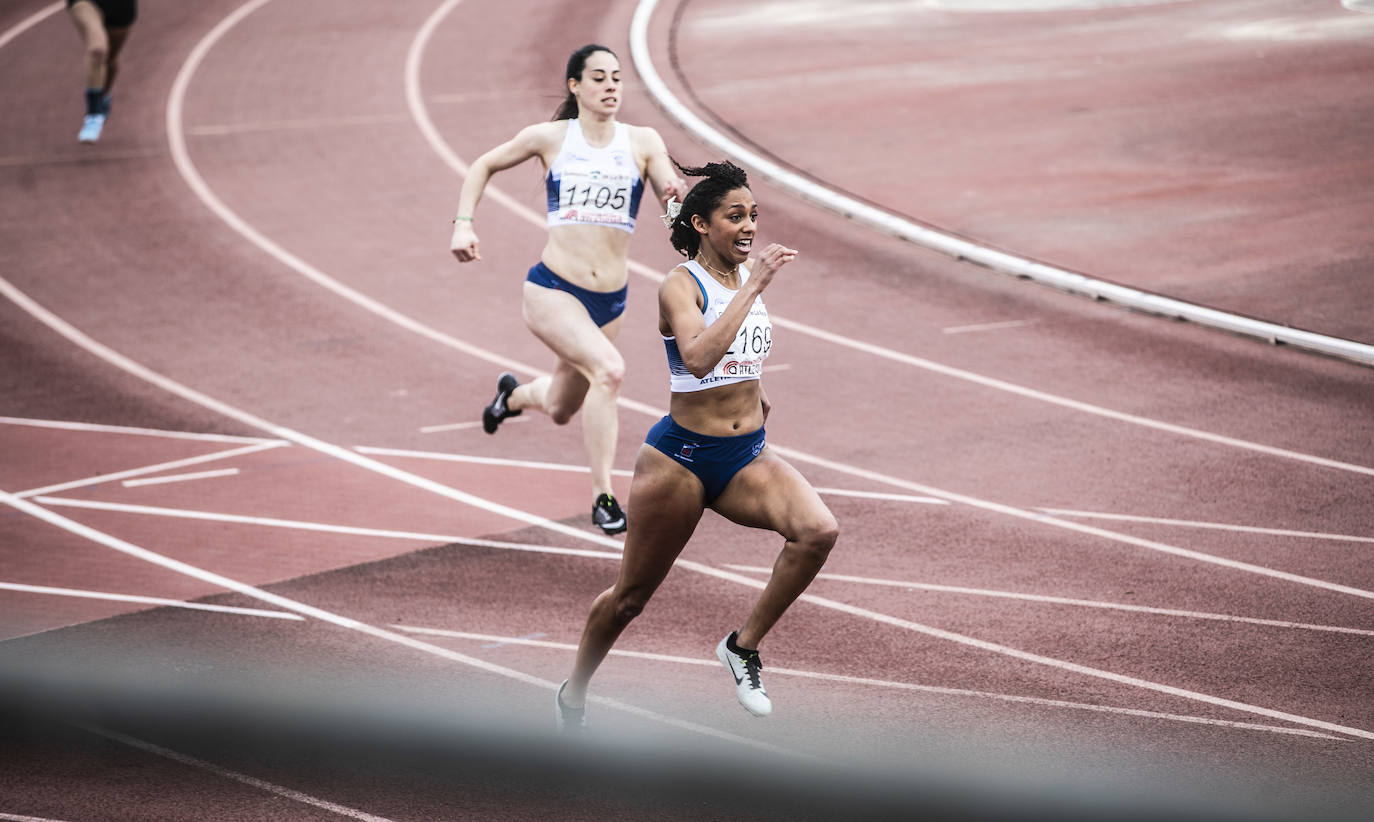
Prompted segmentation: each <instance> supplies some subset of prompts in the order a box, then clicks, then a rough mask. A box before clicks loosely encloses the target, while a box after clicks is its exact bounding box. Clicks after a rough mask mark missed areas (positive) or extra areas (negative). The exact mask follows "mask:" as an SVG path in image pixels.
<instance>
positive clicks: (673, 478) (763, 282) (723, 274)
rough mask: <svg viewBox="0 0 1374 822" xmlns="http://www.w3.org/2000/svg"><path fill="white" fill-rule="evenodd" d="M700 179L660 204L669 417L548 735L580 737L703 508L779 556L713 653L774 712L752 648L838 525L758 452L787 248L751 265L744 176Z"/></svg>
mask: <svg viewBox="0 0 1374 822" xmlns="http://www.w3.org/2000/svg"><path fill="white" fill-rule="evenodd" d="M682 171H683V173H685V174H687V175H689V176H693V177H705V179H704V180H702V181H701V182H699V183H697V184H696V186H694V187H693V188H692V190H691V192H690V193H688V194H687V196H686V198H685V199H684V200H683V202H682V205H681V211H679V212H677V213H676V214H674V210H675V206H677V203H674V202H670V203H669V204H668V217H665V218H664V219H665V221H668V222H669V223H670V226H669V227H670V228H671V230H672V242H673V247H674V248H676V249H677V250H678V251H680V252H682V254H683V255H684V256H686V257H688V261H687V262H685V263H683V264H682V265H680V266H678V267H677V268H674V269H673V270H672V271H671V272H670V273H669V274H668V276H667V278H666V279H665V280H664V281H663V285H662V286H661V287H660V288H659V292H658V310H659V321H658V322H659V331H660V333H661V334H662V335H663V343H664V345H665V346H666V348H667V353H668V374H669V382H670V387H671V390H672V399H671V400H670V404H669V415H668V416H666V417H664V418H663V419H662V420H660V421H659V422H658V424H657V425H655V426H654V427H653V428H652V429H651V430H650V431H649V436H648V438H647V439H646V441H645V444H644V446H642V447H641V448H640V449H639V457H638V459H637V460H636V462H635V473H634V480H633V481H632V483H631V485H630V516H631V517H632V518H633V520H634V522H633V525H632V527H631V528H630V530H629V533H628V534H627V536H626V540H625V553H624V558H623V559H622V560H621V563H620V574H619V577H618V578H617V579H616V583H615V585H614V586H613V587H612V588H610V589H609V590H607V591H605V592H604V593H602V594H601V595H600V596H598V597H597V598H596V601H595V602H594V603H592V609H591V614H590V615H588V617H587V626H586V628H585V629H584V630H583V632H582V641H581V644H580V645H579V646H578V649H577V659H576V661H575V662H574V666H573V671H572V676H571V677H570V678H569V679H568V680H566V681H565V682H564V683H563V685H562V686H561V687H560V688H559V691H558V695H557V698H556V700H555V704H556V706H557V708H558V713H557V715H558V721H559V726H560V727H562V728H581V727H583V725H584V710H585V708H584V705H585V701H586V694H587V683H588V681H590V680H591V678H592V674H593V673H594V672H595V671H596V669H597V667H598V666H599V665H600V664H601V661H602V660H603V659H604V658H605V657H606V654H607V653H608V652H609V651H610V649H611V645H612V644H614V643H615V641H616V638H617V637H619V636H620V633H621V631H623V630H625V626H627V625H629V623H630V620H632V619H634V618H635V616H637V615H638V614H639V612H640V611H641V610H642V609H643V608H644V605H645V603H647V602H648V601H649V597H651V596H653V593H654V590H655V589H657V588H658V586H659V583H661V582H662V581H663V578H664V577H665V576H667V574H668V570H669V569H670V568H672V566H673V562H674V560H676V559H677V556H678V554H679V553H681V552H682V549H683V547H684V546H685V545H686V544H687V540H688V539H689V538H690V537H691V536H692V532H693V530H694V529H695V528H696V525H697V521H698V520H700V519H701V514H702V512H703V511H704V510H705V509H706V508H712V509H714V510H715V511H716V512H717V513H719V514H721V515H722V516H724V517H726V518H727V519H729V520H731V521H733V522H737V523H739V524H740V525H746V526H749V527H752V528H768V529H771V530H773V531H776V532H777V533H779V534H780V535H782V537H783V539H784V540H785V542H784V543H783V547H782V553H781V554H779V556H778V559H777V561H776V562H775V563H774V565H773V574H772V576H771V577H770V578H769V580H768V584H767V585H766V586H765V588H764V590H763V593H762V594H761V595H760V596H759V599H758V602H757V603H755V605H754V608H753V611H752V612H751V613H750V614H749V615H748V617H747V618H746V619H745V621H744V624H743V625H741V626H740V628H739V630H737V631H731V632H730V633H729V634H728V635H727V636H726V637H725V638H724V639H722V640H721V641H720V644H719V645H717V646H716V656H717V657H718V658H719V659H720V661H721V662H722V663H723V664H724V665H725V667H726V668H727V669H728V670H729V671H730V675H731V677H733V680H734V684H735V694H736V696H737V697H738V699H739V701H740V704H742V705H743V706H744V707H745V709H746V710H748V711H749V712H750V713H752V714H754V715H755V716H767V715H768V714H769V713H771V712H772V709H773V706H772V703H771V702H770V701H769V699H768V694H767V692H765V691H764V688H763V682H762V681H761V680H760V671H761V669H762V668H763V663H762V662H761V661H760V660H759V653H758V647H759V643H760V642H761V641H762V640H763V637H764V635H765V634H767V633H768V631H769V629H770V628H772V627H773V625H774V623H776V622H777V621H778V618H779V617H781V616H782V614H783V611H785V610H787V607H788V606H789V605H791V604H792V602H793V600H795V599H796V598H797V596H798V595H799V594H801V592H802V591H804V590H805V589H806V586H807V585H809V584H810V583H811V580H812V578H814V577H815V575H816V572H817V571H819V570H820V568H821V565H823V564H824V563H825V559H826V556H827V555H828V554H829V553H830V548H831V546H833V545H834V544H835V538H836V535H837V533H838V526H837V525H836V523H835V518H834V516H832V515H831V513H830V511H829V509H827V508H826V507H825V503H823V502H821V499H820V497H819V496H818V495H817V494H816V491H815V489H813V488H812V487H811V486H810V484H808V483H807V481H806V479H804V478H803V477H802V475H801V474H800V473H798V472H797V471H796V469H794V468H793V467H792V466H791V465H789V464H787V462H786V461H784V460H783V459H782V457H779V456H778V455H776V454H774V453H773V451H772V449H770V448H767V447H766V446H765V445H764V434H763V423H764V420H765V419H767V417H768V412H769V404H768V397H767V395H766V394H765V393H764V390H763V384H762V383H761V382H760V380H759V377H760V375H761V374H762V372H763V360H764V358H765V357H767V356H768V352H769V349H770V348H771V347H772V342H773V332H772V325H771V324H770V322H769V320H768V312H767V310H766V309H765V308H764V306H763V300H762V299H761V295H762V294H763V291H764V289H766V288H767V287H768V284H769V283H771V282H772V281H773V277H774V275H776V274H777V272H778V269H780V268H782V267H783V266H784V265H785V264H787V263H788V262H790V261H791V260H792V259H793V258H794V257H796V254H797V252H796V251H793V250H792V249H790V248H784V247H783V246H781V245H777V244H776V243H775V244H773V245H770V246H768V247H767V248H765V249H764V250H763V251H762V253H760V254H759V255H758V257H757V259H754V258H751V257H750V251H751V250H752V247H753V242H754V230H755V226H756V224H757V222H758V209H757V207H756V205H755V203H754V197H753V195H752V194H751V193H750V191H749V187H748V180H747V178H746V177H745V174H744V171H743V170H741V169H740V168H738V167H736V166H734V165H732V164H731V163H728V162H724V163H708V164H707V165H706V166H704V167H703V168H700V169H689V168H684V169H682Z"/></svg>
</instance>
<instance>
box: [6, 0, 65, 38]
mask: <svg viewBox="0 0 1374 822" xmlns="http://www.w3.org/2000/svg"><path fill="white" fill-rule="evenodd" d="M65 5H66V3H64V2H62V0H58V2H56V3H53V4H51V5H48V6H44V7H43V8H41V9H39V10H38V11H36V12H34V13H33V14H30V15H29V16H28V17H25V18H24V19H23V20H20V21H19V22H18V23H15V24H14V25H13V26H11V27H10V28H9V29H7V30H6V31H5V33H4V34H0V49H2V48H4V47H5V46H8V45H9V44H10V41H11V40H13V39H14V38H16V37H18V36H19V35H21V34H23V33H24V32H26V31H28V30H29V29H31V28H33V27H34V26H36V25H38V24H39V23H41V22H43V21H44V20H46V19H47V18H49V17H51V16H52V15H54V14H57V13H58V12H59V11H62V8H63V7H64V6H65Z"/></svg>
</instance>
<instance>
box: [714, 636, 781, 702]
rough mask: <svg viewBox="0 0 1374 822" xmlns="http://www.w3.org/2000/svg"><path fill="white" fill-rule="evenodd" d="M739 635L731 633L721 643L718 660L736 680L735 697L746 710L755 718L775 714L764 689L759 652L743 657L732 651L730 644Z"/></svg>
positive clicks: (717, 647)
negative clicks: (760, 675)
mask: <svg viewBox="0 0 1374 822" xmlns="http://www.w3.org/2000/svg"><path fill="white" fill-rule="evenodd" d="M738 634H739V632H738V631H731V632H730V635H729V636H727V637H725V639H722V640H721V641H720V644H719V645H717V646H716V659H719V660H720V662H721V664H722V665H724V666H725V668H726V670H728V671H729V672H730V676H732V677H734V678H735V696H737V697H739V704H741V705H743V706H744V710H746V711H748V712H749V713H751V714H753V715H754V716H768V715H769V714H771V713H772V712H773V702H772V700H770V699H769V698H768V692H767V691H765V690H764V689H763V680H762V679H760V677H759V674H760V672H762V671H763V660H761V659H759V652H758V651H750V652H749V653H747V654H744V655H741V654H737V653H735V652H734V651H732V650H730V643H731V642H733V641H734V640H735V639H736V637H737V636H738ZM737 647H738V646H737Z"/></svg>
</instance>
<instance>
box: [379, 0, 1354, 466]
mask: <svg viewBox="0 0 1374 822" xmlns="http://www.w3.org/2000/svg"><path fill="white" fill-rule="evenodd" d="M461 2H462V0H445V2H444V3H442V4H441V5H440V6H439V7H438V8H437V9H436V10H435V11H434V13H433V14H432V15H430V17H429V19H428V20H426V21H425V23H424V25H423V26H422V27H421V29H420V31H419V32H418V34H417V35H416V37H415V40H414V42H413V43H412V45H411V49H410V53H409V55H408V56H407V58H406V101H407V103H408V104H409V106H410V111H411V114H412V116H413V117H414V119H415V124H416V126H417V127H418V128H419V129H420V133H421V134H423V135H424V137H425V140H426V141H428V142H429V144H430V146H431V147H432V148H433V149H434V151H435V153H436V154H438V155H439V156H440V157H441V158H442V159H443V160H444V162H446V163H447V164H448V165H449V167H450V168H452V169H453V170H454V171H456V172H457V173H458V175H459V176H461V177H466V176H467V174H468V171H469V167H468V165H467V164H466V163H464V162H463V160H462V159H461V158H460V157H459V156H458V155H457V154H456V153H454V151H453V149H452V148H451V147H450V146H449V145H448V143H447V142H445V140H444V138H443V136H442V135H441V134H440V133H439V130H438V128H437V127H435V125H434V121H433V120H432V119H431V118H430V116H429V111H428V109H427V108H426V106H425V103H424V99H423V97H422V95H421V94H420V62H421V60H422V57H423V54H424V51H425V49H426V47H427V46H428V44H429V40H430V38H431V37H432V36H433V33H434V30H435V28H437V27H438V25H439V23H440V22H442V21H443V19H444V18H445V17H446V16H447V15H448V14H449V12H450V11H452V9H453V8H454V7H456V6H457V5H458V4H459V3H461ZM649 68H650V70H651V71H652V66H650V67H649ZM646 83H647V80H646ZM689 130H690V129H689ZM487 191H488V192H490V193H491V195H492V197H493V199H496V200H497V201H498V202H500V203H501V204H502V205H503V206H505V207H506V208H507V209H509V210H510V211H512V212H514V213H515V214H516V215H517V216H519V217H521V218H523V219H524V220H525V221H527V222H529V223H531V224H532V225H535V226H538V227H539V228H540V230H544V229H545V228H547V223H546V221H545V220H544V219H543V218H542V217H541V216H540V215H539V214H538V213H537V212H535V211H534V210H533V209H531V208H529V207H528V206H526V205H524V204H522V203H520V202H519V201H518V200H516V199H515V198H513V197H511V196H510V195H508V194H506V193H505V192H503V191H501V190H500V189H498V188H496V187H495V186H493V185H488V186H487ZM629 267H630V270H631V271H634V272H635V273H637V274H641V275H643V276H645V277H647V278H649V279H650V280H653V281H654V282H662V281H663V275H662V274H661V273H659V272H657V271H655V270H653V269H652V268H650V267H649V266H647V265H644V264H643V263H640V262H637V261H635V260H630V261H629ZM770 317H771V318H772V320H773V324H774V325H779V326H782V327H783V328H786V329H788V330H790V331H796V332H798V333H801V334H805V335H806V336H808V337H813V338H815V339H818V340H823V341H825V342H829V343H832V344H834V345H837V346H841V347H844V348H850V349H853V350H855V351H861V352H863V353H865V354H870V355H872V356H875V357H880V358H883V359H887V360H891V361H893V362H897V363H901V364H904V365H910V366H914V367H916V368H921V369H924V370H926V371H931V372H934V373H937V374H942V375H944V376H946V377H953V378H955V379H960V380H965V381H967V382H972V383H976V384H978V385H982V386H984V387H986V388H992V389H995V390H998V391H1005V392H1007V393H1011V394H1017V395H1019V396H1022V397H1026V398H1027V399H1032V400H1038V401H1040V402H1046V403H1050V404H1053V405H1059V406H1062V407H1064V408H1070V409H1073V410H1075V411H1081V412H1083V413H1087V414H1095V415H1097V416H1100V417H1106V418H1108V419H1113V420H1116V421H1118V422H1125V423H1129V424H1131V425H1139V426H1142V427H1145V428H1153V429H1155V430H1157V431H1164V432H1166V433H1169V434H1175V435H1178V436H1183V437H1192V438H1194V439H1200V440H1206V441H1208V442H1212V443H1216V444H1218V445H1225V446H1229V447H1232V448H1240V449H1244V450H1247V451H1256V452H1258V453H1261V454H1267V455H1269V456H1271V457H1279V458H1282V459H1291V460H1297V461H1300V462H1307V463H1311V464H1313V465H1320V466H1323V467H1326V468H1335V469H1338V470H1342V471H1350V472H1353V473H1357V474H1365V475H1367V476H1374V467H1370V466H1365V465H1355V464H1353V463H1348V462H1342V461H1340V460H1333V459H1327V458H1325V457H1318V456H1315V455H1312V454H1304V453H1302V452H1299V451H1292V450H1289V449H1286V448H1276V447H1273V446H1269V445H1263V444H1261V443H1256V442H1250V441H1248V440H1243V439H1238V438H1236V437H1228V436H1224V435H1221V434H1213V433H1211V432H1208V431H1202V430H1199V429H1196V428H1188V427H1186V426H1182V425H1174V424H1172V423H1168V422H1163V421H1161V420H1155V419H1151V418H1149V417H1141V416H1138V415H1135V414H1127V413H1125V412H1121V411H1114V410H1112V409H1110V408H1103V407H1101V406H1098V405H1093V404H1091V403H1086V402H1080V401H1079V400H1074V399H1069V398H1068V397H1061V396H1059V395H1057V394H1050V393H1048V392H1045V391H1039V390H1037V389H1034V388H1027V387H1025V386H1021V385H1017V384H1015V383H1010V382H1006V381H1005V380H999V379H996V378H994V377H987V376H984V375H982V374H976V373H974V372H972V371H966V370H964V369H962V368H955V367H953V366H949V365H944V364H942V363H937V362H934V361H932V360H927V359H924V358H922V357H916V356H912V355H910V354H905V353H902V352H900V351H894V350H892V349H890V348H884V347H882V346H879V345H874V344H872V343H866V342H862V341H860V340H855V339H852V338H850V337H846V336H843V335H841V334H837V333H835V332H832V331H825V330H823V329H820V328H815V327H813V326H809V325H806V324H804V323H800V322H797V321H795V320H789V319H787V318H786V317H781V316H778V315H776V314H770ZM431 336H432V335H431ZM622 405H625V406H626V407H628V408H635V409H636V410H644V407H643V406H641V405H639V404H638V403H634V402H633V401H631V400H625V399H623V398H622ZM648 413H652V414H654V415H655V416H662V412H660V411H657V410H654V411H650V412H648Z"/></svg>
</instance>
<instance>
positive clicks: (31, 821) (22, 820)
mask: <svg viewBox="0 0 1374 822" xmlns="http://www.w3.org/2000/svg"><path fill="white" fill-rule="evenodd" d="M0 820H4V822H62V820H60V819H48V818H47V817H43V816H20V815H19V814H14V813H0Z"/></svg>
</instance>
